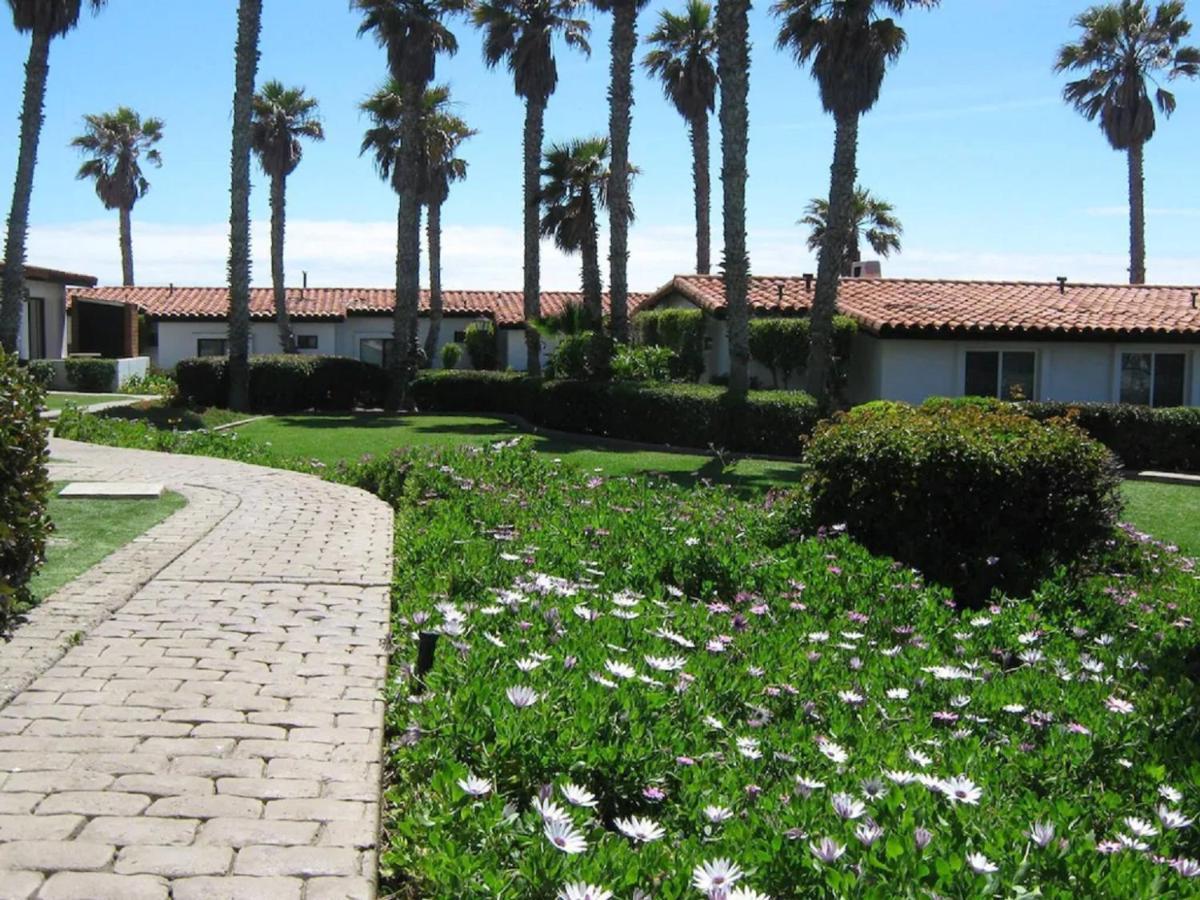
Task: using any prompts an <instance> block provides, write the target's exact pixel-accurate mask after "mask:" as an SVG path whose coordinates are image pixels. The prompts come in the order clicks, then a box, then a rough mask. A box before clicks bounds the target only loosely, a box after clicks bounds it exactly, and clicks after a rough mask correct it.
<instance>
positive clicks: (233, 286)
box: [229, 0, 262, 411]
mask: <svg viewBox="0 0 1200 900" xmlns="http://www.w3.org/2000/svg"><path fill="white" fill-rule="evenodd" d="M261 30H262V0H239V2H238V30H237V47H236V49H235V51H234V56H235V61H236V64H235V70H234V90H233V149H232V152H231V158H230V165H229V170H230V178H229V182H230V183H229V198H230V204H229V408H230V409H236V410H240V411H246V410H248V409H249V407H250V146H251V131H252V125H253V121H254V79H255V77H256V76H257V74H258V36H259V32H260V31H261Z"/></svg>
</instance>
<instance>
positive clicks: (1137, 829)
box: [1125, 816, 1158, 838]
mask: <svg viewBox="0 0 1200 900" xmlns="http://www.w3.org/2000/svg"><path fill="white" fill-rule="evenodd" d="M1125 827H1126V828H1128V829H1129V831H1130V833H1132V834H1133V835H1134V836H1135V837H1140V838H1145V837H1155V836H1156V835H1157V834H1158V829H1157V828H1155V827H1154V826H1153V825H1152V824H1150V823H1149V822H1147V821H1146V820H1145V819H1139V818H1138V817H1137V816H1126V817H1125Z"/></svg>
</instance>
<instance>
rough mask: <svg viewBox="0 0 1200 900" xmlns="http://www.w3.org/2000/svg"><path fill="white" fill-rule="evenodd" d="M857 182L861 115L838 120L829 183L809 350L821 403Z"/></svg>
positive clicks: (812, 384)
mask: <svg viewBox="0 0 1200 900" xmlns="http://www.w3.org/2000/svg"><path fill="white" fill-rule="evenodd" d="M857 178H858V114H857V113H853V112H851V113H841V114H839V115H838V116H837V117H836V132H835V136H834V143H833V165H832V167H831V168H830V180H829V221H828V222H826V223H825V237H824V239H823V240H822V242H821V258H820V260H819V261H818V263H817V288H816V293H815V294H814V295H813V304H812V312H811V313H810V319H811V323H812V324H811V326H810V329H809V347H808V371H807V378H806V382H807V387H808V392H809V393H810V394H812V395H813V396H814V397H816V398H817V399H818V400H819V401H821V402H822V403H824V402H826V401H827V399H828V397H829V370H830V367H831V365H832V361H833V316H834V313H835V312H836V311H837V292H838V273H839V272H841V270H842V262H843V258H844V257H845V255H846V232H847V230H848V229H849V228H850V226H851V223H852V220H853V218H854V183H855V181H856V180H857Z"/></svg>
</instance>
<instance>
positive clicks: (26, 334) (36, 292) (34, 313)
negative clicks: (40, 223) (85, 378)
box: [0, 262, 96, 360]
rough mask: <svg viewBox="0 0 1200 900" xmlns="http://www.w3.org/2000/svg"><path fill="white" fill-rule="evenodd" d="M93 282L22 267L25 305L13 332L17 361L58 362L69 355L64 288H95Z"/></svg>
mask: <svg viewBox="0 0 1200 900" xmlns="http://www.w3.org/2000/svg"><path fill="white" fill-rule="evenodd" d="M3 271H4V263H3V262H0V272H3ZM95 285H96V279H95V278H93V277H92V276H91V275H80V274H79V273H77V272H63V271H61V270H59V269H47V268H43V267H42V266H30V265H27V266H25V289H26V294H27V296H26V298H25V303H24V305H23V306H22V309H21V324H20V326H19V329H18V332H17V355H18V357H19V358H20V359H24V360H30V359H62V358H63V357H65V356H66V355H67V353H68V351H69V334H70V330H69V328H68V316H67V288H68V287H69V286H70V287H82V288H90V287H95Z"/></svg>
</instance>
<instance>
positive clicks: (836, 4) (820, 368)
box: [771, 0, 939, 400]
mask: <svg viewBox="0 0 1200 900" xmlns="http://www.w3.org/2000/svg"><path fill="white" fill-rule="evenodd" d="M938 2H939V0H776V2H775V4H774V5H773V6H772V7H771V10H772V12H773V13H774V14H775V15H776V16H778V17H779V18H780V19H781V20H782V22H781V24H780V28H779V37H778V39H777V44H778V46H779V47H780V48H783V49H789V50H791V51H792V53H793V54H794V56H795V58H796V62H797V63H799V64H800V65H807V64H811V66H812V74H813V78H815V79H816V81H817V86H818V87H819V88H820V92H821V103H822V105H823V106H824V107H825V111H826V112H828V113H830V114H831V115H832V116H833V119H834V125H835V137H834V148H833V166H832V168H831V172H830V185H829V215H828V225H829V227H828V228H827V230H826V233H825V240H824V242H823V243H822V245H821V254H820V259H819V262H818V265H817V286H816V293H815V294H814V296H813V304H812V313H811V316H812V325H811V330H810V339H809V353H808V371H807V382H808V384H807V386H808V391H809V393H810V394H812V395H813V396H815V397H818V398H820V399H821V400H825V399H826V398H827V397H828V395H829V372H830V365H831V359H832V355H833V315H834V313H835V312H836V310H837V292H838V277H839V275H840V273H841V271H842V263H843V259H844V256H845V252H846V243H845V239H844V235H845V234H846V233H847V232H848V231H849V228H850V224H851V221H852V219H853V214H854V186H855V184H856V182H857V180H858V123H859V119H860V118H861V117H862V115H863V114H864V113H866V112H868V111H870V109H871V108H872V107H874V106H875V103H876V101H877V100H878V99H879V92H880V90H881V89H882V87H883V78H884V75H885V74H886V72H887V67H888V64H889V63H891V62H893V61H894V60H896V59H897V58H898V57H899V56H900V54H901V52H902V51H903V50H904V46H905V44H906V43H907V40H908V38H907V35H906V34H905V33H904V29H903V28H901V27H900V26H899V25H898V24H897V23H896V20H895V19H894V18H892V17H891V15H889V14H892V15H899V14H901V13H903V12H905V11H906V10H909V9H912V8H919V9H929V8H932V7H934V6H937V5H938Z"/></svg>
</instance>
